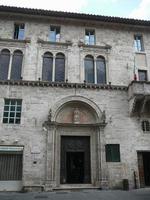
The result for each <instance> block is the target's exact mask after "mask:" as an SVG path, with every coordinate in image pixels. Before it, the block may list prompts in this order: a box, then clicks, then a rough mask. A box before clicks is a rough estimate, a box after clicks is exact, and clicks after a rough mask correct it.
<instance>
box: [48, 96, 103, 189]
mask: <svg viewBox="0 0 150 200" xmlns="http://www.w3.org/2000/svg"><path fill="white" fill-rule="evenodd" d="M105 125H106V122H105V113H104V112H102V111H101V110H100V109H99V108H98V106H97V105H96V104H95V103H93V102H92V101H90V100H88V99H87V98H84V97H81V96H71V97H67V98H64V99H62V100H61V101H59V102H57V104H56V105H55V106H54V107H53V108H52V109H51V112H50V116H49V120H48V121H47V122H45V126H46V127H47V129H48V132H47V163H46V164H47V175H46V176H47V182H46V183H47V186H48V188H56V187H61V185H62V184H63V187H64V184H71V185H72V184H74V183H75V184H76V186H77V184H80V185H81V184H90V186H91V187H101V183H102V168H106V166H104V167H102V164H103V165H104V163H105V160H104V157H105V155H104V139H103V137H102V135H103V129H104V127H105ZM102 142H103V144H102ZM71 144H72V145H71ZM102 152H103V153H102ZM79 162H80V164H79ZM70 163H72V164H70ZM79 168H80V169H79ZM81 169H82V170H81ZM69 171H70V174H69ZM69 176H72V179H70V178H69ZM73 176H74V177H73ZM75 177H76V178H75ZM84 187H85V186H84Z"/></svg>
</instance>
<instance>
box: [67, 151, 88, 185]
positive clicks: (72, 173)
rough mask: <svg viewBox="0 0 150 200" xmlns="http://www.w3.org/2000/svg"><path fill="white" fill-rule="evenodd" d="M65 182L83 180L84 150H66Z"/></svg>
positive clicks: (79, 181) (81, 181)
mask: <svg viewBox="0 0 150 200" xmlns="http://www.w3.org/2000/svg"><path fill="white" fill-rule="evenodd" d="M66 162H67V163H66V165H67V166H66V167H67V183H83V182H84V152H67V155H66Z"/></svg>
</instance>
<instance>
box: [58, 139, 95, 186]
mask: <svg viewBox="0 0 150 200" xmlns="http://www.w3.org/2000/svg"><path fill="white" fill-rule="evenodd" d="M60 156H61V163H60V183H61V184H67V183H68V184H85V183H86V184H87V183H91V161H90V137H88V136H62V137H61V155H60Z"/></svg>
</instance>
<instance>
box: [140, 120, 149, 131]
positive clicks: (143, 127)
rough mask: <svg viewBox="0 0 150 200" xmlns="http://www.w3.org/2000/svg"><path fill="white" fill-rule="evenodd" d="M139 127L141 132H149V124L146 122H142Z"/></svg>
mask: <svg viewBox="0 0 150 200" xmlns="http://www.w3.org/2000/svg"><path fill="white" fill-rule="evenodd" d="M141 126H142V130H143V131H144V132H147V131H150V123H149V121H148V120H144V121H142V124H141Z"/></svg>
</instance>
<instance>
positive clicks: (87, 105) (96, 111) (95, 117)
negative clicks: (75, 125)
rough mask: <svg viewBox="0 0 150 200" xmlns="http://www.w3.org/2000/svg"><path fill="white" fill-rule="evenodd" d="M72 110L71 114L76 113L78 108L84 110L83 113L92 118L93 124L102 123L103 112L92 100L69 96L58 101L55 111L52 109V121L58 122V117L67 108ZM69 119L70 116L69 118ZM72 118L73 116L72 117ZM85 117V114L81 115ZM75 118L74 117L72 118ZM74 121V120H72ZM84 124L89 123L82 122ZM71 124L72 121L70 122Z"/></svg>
mask: <svg viewBox="0 0 150 200" xmlns="http://www.w3.org/2000/svg"><path fill="white" fill-rule="evenodd" d="M69 106H70V108H71V107H72V110H71V112H72V113H73V112H76V111H75V110H76V108H77V109H79V112H80V109H82V111H83V112H84V113H85V114H88V115H89V117H91V122H92V123H100V122H101V119H102V115H103V112H102V111H101V110H100V108H99V107H98V106H97V105H96V104H95V103H94V102H93V101H91V100H90V99H88V98H86V97H83V96H69V97H65V98H63V99H61V100H60V101H58V102H57V103H56V104H55V105H54V107H53V109H52V118H51V121H54V122H57V120H58V115H59V114H60V113H61V112H62V110H63V109H65V108H67V107H68V108H69ZM68 117H69V116H68ZM70 117H71V116H70ZM82 117H83V114H81V118H82ZM72 118H74V116H72ZM72 121H73V119H72ZM81 121H82V123H83V124H84V123H89V122H88V121H86V120H81ZM69 123H71V121H69Z"/></svg>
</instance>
